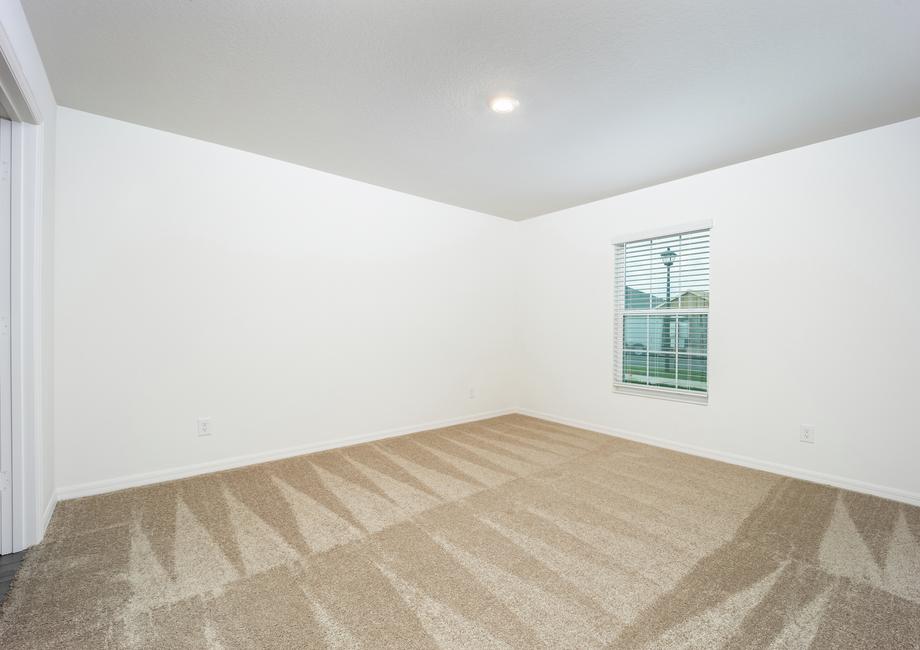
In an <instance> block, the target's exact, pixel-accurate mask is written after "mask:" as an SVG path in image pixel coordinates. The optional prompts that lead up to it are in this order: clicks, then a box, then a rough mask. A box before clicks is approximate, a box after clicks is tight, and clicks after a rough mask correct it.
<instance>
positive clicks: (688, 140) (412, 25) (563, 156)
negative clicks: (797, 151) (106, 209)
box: [23, 0, 920, 219]
mask: <svg viewBox="0 0 920 650" xmlns="http://www.w3.org/2000/svg"><path fill="white" fill-rule="evenodd" d="M23 4H24V6H25V9H26V13H27V15H28V18H29V21H30V24H31V26H32V30H33V31H34V33H35V37H36V40H37V41H38V44H39V48H40V50H41V54H42V57H43V59H44V62H45V66H46V68H47V70H48V74H49V76H50V78H51V82H52V85H53V88H54V92H55V94H56V96H57V99H58V102H59V103H60V104H62V105H64V106H70V107H73V108H77V109H81V110H85V111H89V112H92V113H98V114H101V115H107V116H110V117H114V118H118V119H121V120H126V121H129V122H135V123H138V124H144V125H148V126H152V127H155V128H158V129H164V130H167V131H173V132H176V133H181V134H184V135H188V136H192V137H195V138H200V139H203V140H210V141H213V142H218V143H221V144H224V145H229V146H231V147H237V148H239V149H244V150H248V151H253V152H257V153H261V154H265V155H268V156H272V157H275V158H280V159H283V160H288V161H292V162H295V163H299V164H302V165H306V166H308V167H314V168H316V169H321V170H324V171H328V172H332V173H335V174H340V175H342V176H347V177H351V178H356V179H359V180H362V181H367V182H369V183H374V184H377V185H382V186H384V187H389V188H393V189H397V190H401V191H403V192H409V193H411V194H417V195H419V196H424V197H428V198H432V199H436V200H439V201H444V202H446V203H451V204H454V205H458V206H463V207H467V208H473V209H475V210H480V211H482V212H488V213H491V214H495V215H499V216H502V217H508V218H511V219H523V218H527V217H532V216H535V215H539V214H543V213H546V212H551V211H554V210H558V209H561V208H565V207H569V206H573V205H577V204H581V203H585V202H588V201H593V200H596V199H600V198H604V197H607V196H611V195H614V194H618V193H622V192H626V191H629V190H633V189H636V188H640V187H645V186H648V185H654V184H656V183H660V182H663V181H666V180H670V179H673V178H678V177H681V176H686V175H688V174H693V173H697V172H701V171H705V170H708V169H713V168H716V167H720V166H723V165H727V164H731V163H735V162H740V161H742V160H748V159H751V158H756V157H758V156H762V155H765V154H769V153H774V152H777V151H782V150H784V149H789V148H792V147H796V146H800V145H804V144H809V143H812V142H817V141H820V140H824V139H827V138H831V137H835V136H839V135H843V134H846V133H852V132H855V131H860V130H863V129H867V128H871V127H875V126H880V125H882V124H887V123H891V122H895V121H898V120H902V119H906V118H910V117H915V116H918V115H920V2H918V1H917V0H694V1H693V2H687V0H596V1H592V0H555V1H546V0H442V1H441V2H432V1H431V0H261V1H260V0H132V1H130V2H126V1H125V0H24V2H23ZM500 92H510V93H513V94H514V95H516V96H517V97H518V98H519V99H520V101H521V106H520V108H519V109H518V111H517V112H516V113H513V114H511V115H496V114H493V113H491V112H490V111H489V109H488V106H487V101H488V100H489V98H490V97H492V96H493V95H495V94H497V93H500Z"/></svg>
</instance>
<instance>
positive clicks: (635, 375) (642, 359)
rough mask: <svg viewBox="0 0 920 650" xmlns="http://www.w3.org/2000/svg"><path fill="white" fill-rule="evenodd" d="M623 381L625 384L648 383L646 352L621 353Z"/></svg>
mask: <svg viewBox="0 0 920 650" xmlns="http://www.w3.org/2000/svg"><path fill="white" fill-rule="evenodd" d="M623 381H624V382H625V383H627V384H643V385H644V384H647V383H648V353H646V352H631V351H626V352H624V353H623Z"/></svg>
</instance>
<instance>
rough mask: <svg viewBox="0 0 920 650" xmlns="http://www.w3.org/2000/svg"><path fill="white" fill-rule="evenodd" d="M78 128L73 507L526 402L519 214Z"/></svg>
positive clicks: (70, 448) (68, 239)
mask: <svg viewBox="0 0 920 650" xmlns="http://www.w3.org/2000/svg"><path fill="white" fill-rule="evenodd" d="M58 115H59V125H58V127H59V149H58V180H57V183H58V214H57V245H56V251H55V253H56V269H57V277H56V282H57V313H56V321H55V333H56V334H55V337H56V338H55V343H56V353H57V355H56V360H57V365H56V392H57V402H56V412H55V417H56V422H57V437H56V439H57V480H58V485H59V486H61V487H60V489H61V492H62V495H64V496H72V495H74V494H78V493H86V492H92V491H98V490H103V489H110V488H111V487H114V486H117V485H121V484H122V483H120V482H119V479H122V478H124V477H130V476H135V477H136V475H138V474H148V473H153V474H152V475H151V476H152V477H154V478H155V477H162V476H164V474H163V473H164V472H168V471H170V470H175V469H176V468H180V467H184V466H188V465H195V464H199V463H209V462H212V461H221V460H222V459H228V458H233V457H238V456H245V455H251V454H259V453H262V452H267V451H271V450H279V449H285V448H290V447H303V446H308V445H314V444H316V445H318V444H322V443H327V442H335V441H338V440H341V439H343V438H344V437H347V436H353V435H362V434H372V433H376V432H381V431H386V430H391V429H400V428H406V427H414V426H424V425H426V424H428V423H435V422H438V421H442V420H446V419H454V418H464V417H470V416H474V415H477V414H482V413H489V412H493V411H497V410H501V409H508V408H511V407H513V406H514V395H515V394H514V389H515V386H514V381H513V372H514V367H513V365H514V364H513V360H512V352H511V351H512V349H513V345H512V343H513V341H512V321H513V318H512V315H513V290H514V287H513V279H514V276H513V273H514V271H515V263H514V260H513V259H512V257H511V256H510V255H509V250H510V247H511V243H512V237H513V235H514V234H515V232H516V228H515V226H516V224H515V223H513V222H509V221H504V220H501V219H498V218H495V217H492V216H488V215H483V214H480V213H476V212H472V211H469V210H463V209H460V208H455V207H451V206H448V205H444V204H440V203H435V202H432V201H428V200H424V199H420V198H417V197H413V196H409V195H406V194H401V193H398V192H393V191H390V190H386V189H382V188H379V187H374V186H371V185H366V184H363V183H358V182H355V181H351V180H347V179H344V178H341V177H337V176H332V175H329V174H324V173H321V172H318V171H313V170H309V169H305V168H303V167H298V166H295V165H292V164H288V163H283V162H279V161H276V160H272V159H269V158H265V157H261V156H257V155H253V154H249V153H244V152H241V151H238V150H233V149H228V148H226V147H221V146H218V145H214V144H209V143H205V142H201V141H197V140H192V139H189V138H185V137H181V136H177V135H173V134H169V133H165V132H161V131H155V130H152V129H149V128H144V127H140V126H136V125H131V124H127V123H124V122H118V121H115V120H111V119H108V118H103V117H99V116H95V115H90V114H87V113H81V112H78V111H74V110H70V109H65V108H62V109H60V111H59V114H58ZM241 128H242V125H241ZM435 163H436V161H433V164H435ZM470 388H475V390H476V398H475V399H469V389H470ZM198 416H210V417H212V418H213V427H214V435H213V436H211V437H209V438H199V437H197V436H196V431H195V429H196V418H197V417H198ZM100 482H102V483H100ZM88 484H94V485H88Z"/></svg>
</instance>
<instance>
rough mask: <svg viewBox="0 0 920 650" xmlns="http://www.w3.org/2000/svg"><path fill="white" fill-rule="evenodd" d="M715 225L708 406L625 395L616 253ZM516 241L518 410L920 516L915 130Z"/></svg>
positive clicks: (866, 137) (812, 154)
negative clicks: (856, 493)
mask: <svg viewBox="0 0 920 650" xmlns="http://www.w3.org/2000/svg"><path fill="white" fill-rule="evenodd" d="M623 155H624V156H628V155H629V152H624V153H623ZM708 219H711V220H712V221H713V230H712V271H711V280H712V306H711V314H710V346H711V359H710V392H711V397H710V401H709V405H708V406H698V405H691V404H683V403H676V402H670V401H664V400H659V399H650V398H647V397H635V396H626V395H621V394H616V395H615V394H613V393H612V390H611V386H612V381H613V379H612V367H611V364H612V355H613V336H612V331H613V330H612V327H613V325H612V322H613V304H612V296H613V266H612V264H613V258H612V255H613V252H612V247H611V245H610V242H611V241H612V240H613V239H615V238H618V237H620V236H622V235H628V234H630V233H635V232H641V231H644V230H648V229H653V228H657V227H665V226H670V225H675V224H681V223H686V222H693V221H700V220H708ZM520 236H521V238H522V241H521V245H522V248H523V251H524V253H523V255H524V258H523V262H522V264H523V268H522V270H521V278H522V287H521V293H522V295H521V308H520V309H521V312H520V317H521V327H522V335H523V348H524V349H523V354H522V360H523V366H522V371H521V377H522V396H521V404H522V406H523V407H524V408H526V409H529V410H531V411H534V412H539V413H543V414H548V415H550V416H553V417H556V418H562V419H568V420H576V421H580V422H584V423H588V424H590V425H596V426H598V427H602V428H605V429H607V430H620V431H626V432H630V433H633V434H640V435H648V436H654V437H657V438H659V439H660V442H662V443H664V444H669V445H690V446H693V447H696V448H697V449H696V450H697V451H699V450H700V449H703V450H710V451H711V452H715V453H716V454H720V455H725V454H734V455H740V456H744V457H750V458H751V459H754V460H755V461H756V462H755V463H754V464H762V465H764V466H769V467H771V468H773V469H780V470H781V471H789V472H791V473H797V474H799V475H802V476H809V477H812V478H819V479H822V480H835V479H834V477H837V478H838V479H840V478H842V479H845V481H843V482H845V483H846V484H847V485H850V486H854V487H860V488H861V489H869V490H874V491H876V492H878V493H882V494H887V495H889V496H893V497H897V498H907V499H912V500H914V501H916V502H918V503H920V470H918V467H917V459H918V458H920V435H918V434H920V419H918V416H917V404H918V394H920V393H918V391H920V379H918V377H920V375H918V370H920V299H918V286H917V285H918V282H917V281H918V278H920V119H915V120H911V121H907V122H902V123H899V124H895V125H892V126H888V127H883V128H880V129H876V130H872V131H867V132H863V133H859V134H856V135H852V136H848V137H844V138H840V139H837V140H832V141H828V142H824V143H821V144H817V145H813V146H809V147H805V148H802V149H797V150H793V151H789V152H785V153H782V154H778V155H774V156H770V157H767V158H761V159H758V160H754V161H752V162H747V163H743V164H740V165H735V166H732V167H728V168H724V169H720V170H716V171H713V172H709V173H706V174H701V175H698V176H694V177H690V178H686V179H682V180H679V181H675V182H671V183H667V184H664V185H659V186H657V187H652V188H649V189H646V190H641V191H637V192H633V193H631V194H626V195H622V196H619V197H614V198H611V199H607V200H604V201H600V202H597V203H592V204H588V205H584V206H580V207H577V208H572V209H569V210H565V211H562V212H558V213H554V214H551V215H548V216H544V217H540V218H537V219H533V220H530V221H525V222H522V223H521V224H520ZM800 423H807V424H814V425H816V426H817V443H816V444H814V445H807V444H802V443H800V442H799V441H798V436H799V424H800ZM771 464H773V465H771ZM779 465H781V466H785V467H778V466H779ZM819 475H829V476H819ZM853 481H862V482H865V483H868V484H871V485H859V484H858V483H854V482H853ZM838 482H840V481H838Z"/></svg>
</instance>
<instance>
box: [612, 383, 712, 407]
mask: <svg viewBox="0 0 920 650" xmlns="http://www.w3.org/2000/svg"><path fill="white" fill-rule="evenodd" d="M613 392H614V393H617V394H619V395H635V396H638V397H653V398H655V399H666V400H670V401H672V402H684V403H685V404H699V405H701V406H706V405H707V404H708V403H709V393H691V392H687V391H682V390H673V389H670V388H654V387H651V386H637V385H633V384H614V385H613Z"/></svg>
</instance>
